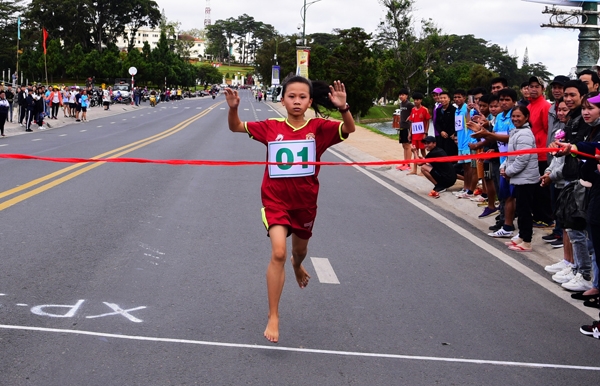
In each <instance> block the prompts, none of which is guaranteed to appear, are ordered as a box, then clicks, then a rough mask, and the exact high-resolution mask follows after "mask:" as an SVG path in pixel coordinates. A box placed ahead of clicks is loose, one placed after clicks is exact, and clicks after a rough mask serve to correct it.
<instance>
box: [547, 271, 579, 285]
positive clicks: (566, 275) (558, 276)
mask: <svg viewBox="0 0 600 386" xmlns="http://www.w3.org/2000/svg"><path fill="white" fill-rule="evenodd" d="M574 277H575V274H574V273H573V268H572V267H566V268H565V269H563V270H562V271H560V272H557V273H555V274H554V275H552V280H554V281H555V282H557V283H561V284H562V283H566V282H568V281H570V280H571V279H572V278H574Z"/></svg>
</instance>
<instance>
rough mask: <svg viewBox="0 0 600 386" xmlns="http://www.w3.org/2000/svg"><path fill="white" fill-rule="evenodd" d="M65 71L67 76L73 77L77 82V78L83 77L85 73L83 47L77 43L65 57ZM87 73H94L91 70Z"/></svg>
mask: <svg viewBox="0 0 600 386" xmlns="http://www.w3.org/2000/svg"><path fill="white" fill-rule="evenodd" d="M66 61H67V62H66V73H67V75H68V76H70V77H72V78H75V80H76V81H77V82H79V78H80V77H81V78H84V79H85V75H86V67H87V64H86V56H85V54H84V53H83V47H81V44H79V43H77V44H76V45H75V47H74V48H73V49H72V50H71V52H70V53H69V55H67V57H66ZM89 74H92V75H95V74H94V73H93V72H89Z"/></svg>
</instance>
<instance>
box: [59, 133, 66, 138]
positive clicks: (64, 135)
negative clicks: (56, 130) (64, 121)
mask: <svg viewBox="0 0 600 386" xmlns="http://www.w3.org/2000/svg"><path fill="white" fill-rule="evenodd" d="M67 135H68V134H61V135H59V137H66V136H67Z"/></svg>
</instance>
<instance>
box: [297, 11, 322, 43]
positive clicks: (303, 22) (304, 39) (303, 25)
mask: <svg viewBox="0 0 600 386" xmlns="http://www.w3.org/2000/svg"><path fill="white" fill-rule="evenodd" d="M319 1H321V0H315V1H311V2H310V3H307V2H306V0H304V6H302V9H301V10H302V14H301V16H302V45H304V46H306V9H307V8H308V7H310V6H311V5H313V4H314V3H318V2H319Z"/></svg>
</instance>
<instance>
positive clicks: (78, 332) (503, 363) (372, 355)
mask: <svg viewBox="0 0 600 386" xmlns="http://www.w3.org/2000/svg"><path fill="white" fill-rule="evenodd" d="M0 328H2V329H5V330H25V331H40V332H56V333H59V334H74V335H86V336H98V337H103V338H115V339H127V340H138V341H146V342H161V343H183V344H194V345H200V346H215V347H230V348H244V349H250V350H270V351H287V352H299V353H311V354H327V355H339V356H349V357H363V358H388V359H408V360H418V361H431V362H450V363H469V364H475V365H496V366H512V367H530V368H549V369H565V370H586V371H600V367H593V366H571V365H560V364H553V363H532V362H507V361H492V360H484V359H464V358H444V357H430V356H419V355H401V354H384V353H369V352H358V351H336V350H319V349H309V348H297V347H281V346H263V345H256V344H243V343H225V342H208V341H202V340H191V339H173V338H158V337H151V336H139V335H124V334H108V333H104V332H95V331H83V330H67V329H60V328H46V327H30V326H14V325H8V324H0Z"/></svg>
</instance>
